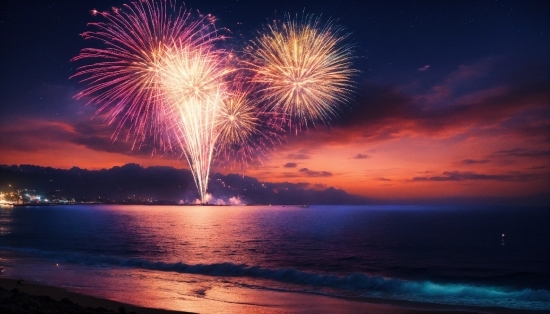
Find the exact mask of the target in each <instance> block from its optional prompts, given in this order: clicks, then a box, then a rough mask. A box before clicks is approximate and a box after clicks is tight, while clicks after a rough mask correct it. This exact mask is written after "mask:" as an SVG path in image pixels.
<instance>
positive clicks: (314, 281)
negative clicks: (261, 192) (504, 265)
mask: <svg viewBox="0 0 550 314" xmlns="http://www.w3.org/2000/svg"><path fill="white" fill-rule="evenodd" d="M0 250H10V251H18V252H22V253H27V254H32V255H37V256H40V257H43V258H47V259H52V260H55V261H59V262H65V263H72V264H82V265H93V266H117V267H129V268H138V269H145V270H153V271H169V272H178V273H187V274H200V275H209V276H224V277H235V276H239V277H251V278H258V279H267V280H274V281H278V282H284V283H292V284H299V285H308V286H316V287H327V288H336V289H344V290H352V291H357V292H359V293H360V294H361V295H363V296H366V297H379V298H393V299H401V300H410V301H418V302H430V303H445V304H461V305H475V306H500V307H508V308H518V309H537V310H550V291H549V290H545V289H529V288H527V289H519V290H518V289H512V288H507V287H497V286H476V285H471V284H462V283H435V282H431V281H409V280H403V279H398V278H387V277H381V276H371V275H367V274H364V273H353V274H350V275H346V276H339V275H334V274H324V273H313V272H306V271H302V270H298V269H294V268H277V269H272V268H265V267H260V266H250V265H246V264H235V263H231V262H224V263H214V264H186V263H184V262H176V263H167V262H155V261H150V260H147V259H142V258H121V257H115V256H98V255H89V254H82V253H60V252H51V251H42V250H36V249H20V248H10V247H0Z"/></svg>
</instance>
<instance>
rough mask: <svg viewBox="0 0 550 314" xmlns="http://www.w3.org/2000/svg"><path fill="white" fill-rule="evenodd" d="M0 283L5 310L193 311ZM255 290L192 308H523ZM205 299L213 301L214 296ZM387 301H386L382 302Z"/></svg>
mask: <svg viewBox="0 0 550 314" xmlns="http://www.w3.org/2000/svg"><path fill="white" fill-rule="evenodd" d="M0 287H1V288H2V290H0V311H1V312H8V313H29V311H28V310H29V308H31V309H32V308H40V307H41V306H42V307H44V308H46V307H47V309H48V312H58V313H72V312H74V313H120V309H121V307H123V308H124V311H125V312H126V313H131V312H135V313H137V314H154V313H155V314H156V313H158V314H161V313H162V314H168V313H192V312H184V311H171V310H163V309H153V308H146V307H140V306H135V305H129V304H124V303H121V302H117V301H113V300H107V299H101V298H96V297H93V296H88V295H83V294H80V293H76V292H71V291H68V290H65V289H62V288H59V287H53V286H47V285H43V284H40V283H36V282H27V281H23V282H22V283H19V282H18V280H16V279H9V278H0ZM15 289H16V290H15ZM237 293H238V292H237ZM258 293H261V294H262V298H264V299H265V300H266V303H265V304H271V305H270V306H265V305H263V306H260V305H257V304H250V303H248V304H247V303H246V302H245V303H241V302H235V303H224V302H218V306H214V307H213V306H212V304H211V303H210V304H208V306H206V307H205V308H204V312H203V311H202V310H200V308H201V307H200V303H199V304H197V306H198V307H195V308H194V309H193V310H196V309H197V308H198V309H199V311H198V312H201V313H219V312H225V313H288V312H292V313H316V312H326V313H338V312H346V313H373V314H389V313H397V314H420V313H439V314H464V313H525V312H524V311H516V310H507V309H491V308H468V307H451V306H438V305H432V304H418V303H413V302H404V301H403V302H399V301H391V300H378V299H376V300H372V301H373V302H372V303H371V302H364V301H361V302H359V301H356V300H350V299H338V298H331V297H325V296H320V295H313V294H298V293H286V292H277V291H268V292H265V291H261V292H258ZM44 296H47V297H44ZM48 297H49V298H48ZM14 300H15V301H14ZM207 301H208V302H212V301H214V302H216V300H207ZM386 301H387V303H385V302H386ZM71 304H72V305H71ZM205 305H206V304H205ZM2 306H4V307H2ZM71 306H72V307H71ZM88 308H92V309H88ZM98 308H101V309H98ZM6 310H8V311H6ZM342 310H343V311H342ZM31 313H32V312H31Z"/></svg>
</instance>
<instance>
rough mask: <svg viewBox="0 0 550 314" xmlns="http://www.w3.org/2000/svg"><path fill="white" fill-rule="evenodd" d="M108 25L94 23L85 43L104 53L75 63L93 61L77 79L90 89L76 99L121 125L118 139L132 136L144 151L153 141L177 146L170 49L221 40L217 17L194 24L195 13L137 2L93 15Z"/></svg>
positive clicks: (87, 53)
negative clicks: (164, 82) (166, 81)
mask: <svg viewBox="0 0 550 314" xmlns="http://www.w3.org/2000/svg"><path fill="white" fill-rule="evenodd" d="M92 15H94V16H95V15H101V16H102V17H103V18H105V19H106V22H97V23H90V24H89V25H90V26H91V27H93V28H94V29H95V30H94V31H89V32H85V33H83V34H82V36H83V37H84V38H85V39H95V40H98V41H100V42H102V43H103V45H104V47H103V48H85V49H83V50H82V51H81V52H80V54H79V55H78V56H76V57H75V58H73V61H78V60H90V61H92V63H91V64H89V65H84V66H81V67H79V68H78V71H77V73H76V74H75V75H74V76H73V77H79V78H81V81H82V82H85V83H87V84H88V87H87V88H85V89H84V90H83V91H81V92H80V93H78V94H77V95H76V98H77V99H80V98H86V99H88V104H96V105H98V106H99V109H98V113H106V116H107V121H108V122H109V123H110V124H111V123H113V124H116V131H115V133H114V134H113V138H114V139H116V138H117V137H118V136H119V134H120V132H121V131H122V130H127V131H128V132H127V135H126V139H127V140H128V139H129V138H130V137H131V136H132V137H134V144H138V145H141V144H142V143H143V142H144V141H145V140H146V139H148V138H152V139H153V140H154V142H155V143H156V144H158V146H160V147H161V148H163V149H166V148H168V147H170V146H171V144H170V132H169V129H168V127H167V124H166V121H168V120H169V119H167V117H166V112H167V106H168V105H167V103H166V101H165V99H164V98H163V97H161V93H163V91H162V89H161V87H160V85H159V84H160V79H159V72H160V65H161V60H162V59H163V56H164V54H165V53H166V47H167V46H168V45H170V44H172V41H173V40H174V39H176V38H177V39H178V40H180V41H184V42H186V43H187V44H188V45H194V46H206V45H210V44H211V43H212V42H214V41H215V40H217V39H218V37H217V35H216V34H217V33H216V29H215V27H214V24H213V23H214V20H213V18H212V17H211V16H209V15H208V16H204V17H202V18H199V19H193V18H192V16H191V13H190V12H189V11H187V10H184V9H183V8H182V7H177V6H175V5H174V4H173V3H172V2H170V3H169V2H168V1H166V0H165V1H149V0H143V1H134V2H131V3H130V4H128V5H124V7H123V8H121V9H119V8H114V9H113V12H99V11H97V10H95V9H94V10H92Z"/></svg>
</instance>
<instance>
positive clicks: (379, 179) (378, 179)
mask: <svg viewBox="0 0 550 314" xmlns="http://www.w3.org/2000/svg"><path fill="white" fill-rule="evenodd" d="M375 180H376V181H385V182H388V181H393V180H392V179H388V178H383V177H379V178H376V179H375Z"/></svg>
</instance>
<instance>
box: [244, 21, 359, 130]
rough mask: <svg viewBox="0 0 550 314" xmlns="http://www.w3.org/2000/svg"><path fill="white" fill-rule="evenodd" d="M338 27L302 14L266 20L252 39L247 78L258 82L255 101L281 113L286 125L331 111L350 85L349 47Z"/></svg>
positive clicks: (319, 118) (322, 118)
mask: <svg viewBox="0 0 550 314" xmlns="http://www.w3.org/2000/svg"><path fill="white" fill-rule="evenodd" d="M341 33H342V28H340V27H338V26H333V25H332V24H331V23H327V24H326V25H324V26H322V25H321V22H320V20H319V18H315V17H314V16H306V17H305V19H304V22H298V21H296V20H292V19H291V18H290V17H289V16H287V19H286V21H285V22H284V23H282V24H281V25H278V24H277V23H274V24H273V25H270V26H268V29H267V31H266V32H265V33H261V34H260V35H259V36H258V38H256V39H255V40H253V41H252V45H251V47H249V51H250V52H249V53H250V55H251V56H252V59H253V60H252V61H251V62H250V63H249V65H250V67H251V69H252V70H253V71H254V72H255V73H254V77H253V78H252V81H253V82H255V83H258V84H259V85H260V86H261V90H260V94H261V101H263V102H265V103H266V104H267V106H268V108H269V109H270V110H273V111H276V112H280V113H282V114H284V115H285V116H286V117H287V119H288V122H289V123H290V124H291V128H295V129H296V130H297V129H299V128H301V127H302V126H305V127H307V126H308V125H309V124H314V123H315V121H326V120H328V119H330V118H331V117H332V116H334V115H335V114H336V106H337V105H338V104H340V103H342V102H345V101H347V100H348V95H349V93H350V91H351V85H352V84H351V77H352V76H353V75H354V73H355V70H353V69H352V68H351V59H352V52H351V49H350V47H349V46H346V45H341V44H342V41H343V40H344V39H345V38H346V37H347V36H346V35H342V34H341Z"/></svg>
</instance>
